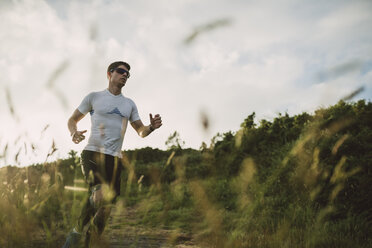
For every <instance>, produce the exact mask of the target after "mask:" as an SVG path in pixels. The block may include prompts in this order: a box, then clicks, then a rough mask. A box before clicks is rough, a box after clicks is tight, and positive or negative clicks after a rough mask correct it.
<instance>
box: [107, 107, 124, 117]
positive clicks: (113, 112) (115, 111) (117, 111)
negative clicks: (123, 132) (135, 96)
mask: <svg viewBox="0 0 372 248" xmlns="http://www.w3.org/2000/svg"><path fill="white" fill-rule="evenodd" d="M106 114H117V115H120V116H121V117H125V116H124V115H122V114H121V113H120V111H119V109H118V108H114V109H113V110H111V111H110V112H107V113H106Z"/></svg>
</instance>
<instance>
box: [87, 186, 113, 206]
mask: <svg viewBox="0 0 372 248" xmlns="http://www.w3.org/2000/svg"><path fill="white" fill-rule="evenodd" d="M115 197H116V194H115V191H114V190H113V189H111V188H110V187H109V186H108V185H107V184H98V185H95V186H93V188H92V193H91V196H90V197H89V201H90V204H91V205H92V206H93V207H94V208H96V209H98V208H100V207H102V206H105V205H108V204H111V203H112V201H113V200H114V199H115Z"/></svg>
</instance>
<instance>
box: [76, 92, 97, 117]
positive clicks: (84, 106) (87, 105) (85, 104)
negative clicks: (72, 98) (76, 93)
mask: <svg viewBox="0 0 372 248" xmlns="http://www.w3.org/2000/svg"><path fill="white" fill-rule="evenodd" d="M92 96H93V93H90V94H89V95H87V96H86V97H84V99H83V101H82V102H81V103H80V105H79V107H78V110H79V111H80V112H81V113H82V114H84V115H86V114H87V113H88V112H90V111H91V110H92Z"/></svg>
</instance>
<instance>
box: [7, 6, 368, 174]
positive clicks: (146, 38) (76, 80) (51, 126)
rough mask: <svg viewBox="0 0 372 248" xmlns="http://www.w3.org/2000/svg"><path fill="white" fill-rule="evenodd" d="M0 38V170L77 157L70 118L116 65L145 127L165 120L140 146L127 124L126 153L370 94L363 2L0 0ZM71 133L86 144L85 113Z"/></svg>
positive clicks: (190, 141) (193, 140) (197, 141)
mask: <svg viewBox="0 0 372 248" xmlns="http://www.w3.org/2000/svg"><path fill="white" fill-rule="evenodd" d="M0 30H1V31H0V89H1V91H0V94H1V95H0V120H1V128H0V167H1V166H5V165H8V164H12V165H18V166H27V165H30V164H33V163H43V162H45V161H53V160H55V159H56V158H66V157H67V156H68V155H67V154H68V152H69V151H70V150H75V151H78V152H80V151H82V149H83V148H84V146H85V145H86V140H85V141H83V142H82V143H80V144H78V145H76V144H74V143H73V142H72V141H71V138H70V135H69V131H68V129H67V120H68V118H69V117H70V116H71V114H72V112H73V111H74V110H75V109H76V108H77V106H78V105H79V104H80V102H81V101H82V99H83V98H84V97H85V96H86V95H87V94H88V93H90V92H92V91H100V90H103V89H105V88H107V85H108V81H107V78H106V69H107V66H108V65H109V64H110V63H111V62H113V61H118V60H122V61H126V62H128V63H129V64H130V65H131V77H130V79H129V80H128V82H127V84H126V85H125V87H124V88H123V91H122V92H123V95H124V96H126V97H129V98H131V99H132V100H133V101H134V102H135V103H136V105H137V107H138V110H139V113H140V117H141V119H142V121H143V123H144V124H145V125H147V124H149V113H152V114H160V115H161V116H162V120H163V126H162V127H161V128H160V129H158V130H156V131H155V132H153V133H152V134H151V135H150V136H148V137H146V138H144V139H143V138H140V137H139V136H138V135H137V134H136V132H135V131H134V130H133V129H132V128H128V130H127V133H126V135H125V139H124V144H123V149H124V150H126V149H135V148H141V147H147V146H150V147H154V148H155V147H156V148H160V149H166V148H167V147H166V145H165V142H166V140H167V139H168V137H169V136H170V135H171V134H172V133H173V132H174V131H177V132H178V133H179V135H180V138H181V139H182V140H183V141H184V142H185V145H184V147H192V148H195V149H198V148H199V147H200V145H201V143H202V142H203V141H204V142H206V143H207V144H209V143H210V140H211V138H212V137H213V136H215V135H216V134H217V133H224V132H228V131H233V132H235V131H238V130H239V128H240V124H241V123H242V122H243V121H244V119H245V118H246V117H247V116H248V115H250V114H251V113H252V112H255V113H256V118H257V121H258V120H260V119H267V120H272V119H273V118H275V117H276V116H278V114H279V113H285V112H287V113H288V114H290V115H294V114H298V113H302V112H309V113H312V112H313V111H314V110H316V109H317V108H320V107H327V106H330V105H333V104H336V103H337V102H338V101H339V100H340V99H342V98H343V97H345V96H346V95H349V94H350V93H352V92H353V91H355V90H357V89H360V88H361V87H363V91H361V93H359V94H358V95H356V96H355V97H354V98H353V99H352V100H353V101H356V100H358V99H366V100H369V101H370V100H371V98H372V32H371V30H372V2H371V1H368V0H354V1H343V0H337V1H336V0H329V1H317V0H316V1H314V0H308V1H307V0H306V1H300V0H298V1H295V0H272V1H250V0H174V1H171V0H158V1H150V0H148V1H146V0H136V1H129V0H122V1H120V0H92V1H83V0H81V1H72V0H65V1H52V0H13V1H10V0H2V1H0ZM205 120H208V123H209V125H208V128H207V129H205V128H204V126H203V122H205ZM78 128H79V129H80V130H83V129H88V136H89V134H90V131H89V130H90V117H89V115H87V116H86V117H85V118H84V119H83V120H82V121H81V122H79V124H78ZM53 144H54V146H53ZM53 147H54V148H55V149H56V151H55V152H54V153H53V154H52V155H51V156H48V154H49V153H51V151H52V150H53Z"/></svg>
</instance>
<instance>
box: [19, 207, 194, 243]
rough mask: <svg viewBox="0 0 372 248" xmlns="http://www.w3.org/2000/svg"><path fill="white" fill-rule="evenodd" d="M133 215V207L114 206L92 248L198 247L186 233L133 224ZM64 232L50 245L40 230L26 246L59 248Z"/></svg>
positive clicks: (134, 214) (135, 221) (134, 215)
mask: <svg viewBox="0 0 372 248" xmlns="http://www.w3.org/2000/svg"><path fill="white" fill-rule="evenodd" d="M137 218H138V217H137V214H136V209H135V208H130V207H129V208H128V207H127V208H120V206H115V207H114V208H113V209H112V211H111V215H110V218H109V222H108V225H107V227H106V229H105V231H104V233H103V236H102V239H101V240H100V242H98V243H95V244H94V245H93V247H92V248H98V247H108V248H137V247H138V248H171V247H173V248H200V247H199V246H196V245H195V242H194V241H193V240H192V238H191V237H190V236H189V235H186V234H183V233H179V232H176V231H172V230H166V229H163V228H157V227H155V228H149V227H145V226H141V225H138V224H137V222H138V219H137ZM65 235H66V234H63V233H60V234H58V235H57V236H58V238H57V240H56V241H55V242H54V244H51V243H49V244H48V242H47V241H46V240H47V239H46V235H45V234H43V233H41V234H40V235H38V237H35V239H34V240H33V241H32V242H31V243H29V244H28V245H26V247H29V248H37V247H57V248H58V247H62V245H63V243H64V242H65Z"/></svg>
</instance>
